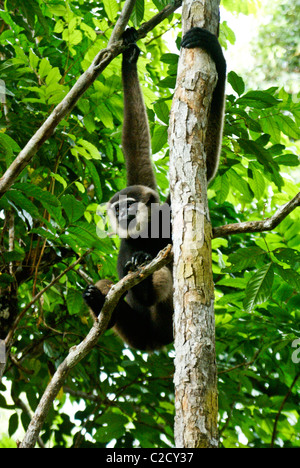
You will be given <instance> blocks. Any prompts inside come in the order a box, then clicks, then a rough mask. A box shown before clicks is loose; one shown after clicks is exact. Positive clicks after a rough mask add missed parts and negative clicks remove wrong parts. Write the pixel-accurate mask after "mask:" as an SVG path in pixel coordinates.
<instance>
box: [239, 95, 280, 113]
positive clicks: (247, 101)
mask: <svg viewBox="0 0 300 468" xmlns="http://www.w3.org/2000/svg"><path fill="white" fill-rule="evenodd" d="M280 102H281V101H280V100H279V99H276V98H275V97H274V96H272V95H271V94H269V93H268V92H267V91H249V92H248V93H246V94H244V96H242V97H241V98H239V99H237V101H236V103H237V104H239V105H241V106H243V107H246V106H250V107H254V108H255V109H265V108H267V107H273V106H276V105H277V104H279V103H280Z"/></svg>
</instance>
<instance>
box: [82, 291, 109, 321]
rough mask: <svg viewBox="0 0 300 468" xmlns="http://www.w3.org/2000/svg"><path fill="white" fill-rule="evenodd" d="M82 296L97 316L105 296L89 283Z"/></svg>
mask: <svg viewBox="0 0 300 468" xmlns="http://www.w3.org/2000/svg"><path fill="white" fill-rule="evenodd" d="M82 296H83V299H84V300H85V302H86V303H87V305H88V306H89V307H90V308H91V309H92V311H93V312H94V314H95V315H97V316H98V315H99V314H100V312H101V309H102V307H103V304H104V301H105V296H104V295H103V294H102V292H101V291H100V290H99V289H98V288H97V287H96V286H94V285H93V284H90V285H89V286H88V287H87V288H86V289H85V291H84V292H83V295H82Z"/></svg>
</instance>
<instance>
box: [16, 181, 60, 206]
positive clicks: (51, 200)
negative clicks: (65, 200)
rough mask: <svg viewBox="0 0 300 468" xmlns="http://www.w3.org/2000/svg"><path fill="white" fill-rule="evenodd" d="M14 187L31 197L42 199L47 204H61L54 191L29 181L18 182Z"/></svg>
mask: <svg viewBox="0 0 300 468" xmlns="http://www.w3.org/2000/svg"><path fill="white" fill-rule="evenodd" d="M14 188H16V189H18V190H21V191H22V192H24V193H25V194H26V195H28V196H29V197H33V198H35V199H36V200H38V201H40V202H41V203H42V204H45V203H47V205H52V206H56V207H58V206H60V203H59V201H58V200H57V198H56V197H55V196H54V195H52V193H50V192H48V191H47V190H42V189H41V188H40V187H39V186H37V185H34V184H28V183H17V184H15V185H14Z"/></svg>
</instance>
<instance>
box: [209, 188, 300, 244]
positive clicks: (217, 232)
mask: <svg viewBox="0 0 300 468" xmlns="http://www.w3.org/2000/svg"><path fill="white" fill-rule="evenodd" d="M299 206H300V192H299V193H298V194H297V195H296V196H295V197H294V198H293V199H292V200H291V201H289V202H288V203H286V204H285V205H282V206H281V207H280V208H279V209H278V210H277V211H276V213H275V214H274V215H273V216H271V218H267V219H265V220H262V221H249V222H248V221H247V222H245V223H235V224H227V225H225V226H219V227H216V228H214V229H213V238H214V239H215V238H217V237H225V236H229V235H230V234H247V233H250V232H264V231H272V230H273V229H275V228H276V227H277V226H278V224H280V223H281V222H282V221H283V220H284V219H285V218H286V217H287V216H288V215H289V214H290V213H291V212H292V211H294V210H295V209H296V208H297V207H299Z"/></svg>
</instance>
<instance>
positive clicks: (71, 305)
mask: <svg viewBox="0 0 300 468" xmlns="http://www.w3.org/2000/svg"><path fill="white" fill-rule="evenodd" d="M83 306H84V302H83V299H82V292H81V291H78V289H72V288H69V289H68V294H67V308H68V312H69V314H70V315H79V313H80V311H81V309H82V308H83Z"/></svg>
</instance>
